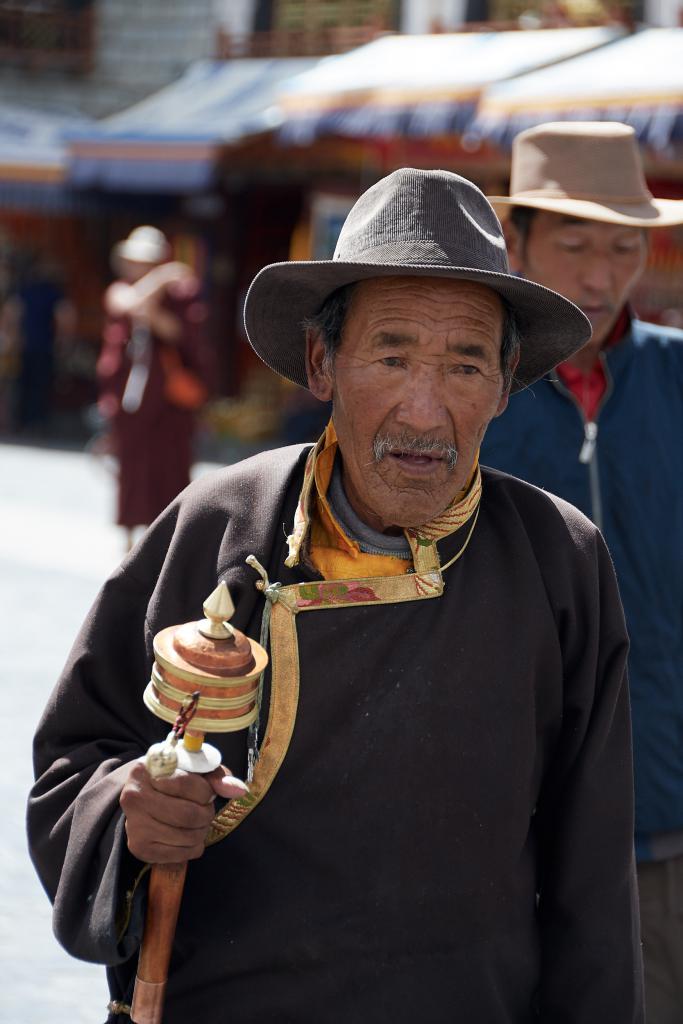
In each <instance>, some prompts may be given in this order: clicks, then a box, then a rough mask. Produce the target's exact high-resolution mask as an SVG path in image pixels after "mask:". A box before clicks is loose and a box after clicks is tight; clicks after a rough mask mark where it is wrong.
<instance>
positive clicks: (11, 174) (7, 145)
mask: <svg viewBox="0 0 683 1024" xmlns="http://www.w3.org/2000/svg"><path fill="white" fill-rule="evenodd" d="M91 124H93V122H92V121H89V119H88V118H85V117H81V116H79V115H77V114H61V113H55V112H52V111H44V110H36V109H34V108H32V107H22V106H19V105H17V104H13V103H0V206H5V207H18V208H27V209H35V208H39V209H41V210H45V211H49V210H53V209H54V210H59V211H63V210H65V209H69V208H71V207H72V206H73V203H72V197H71V196H70V195H69V190H68V188H67V187H66V186H65V183H64V179H65V169H66V159H67V143H68V139H69V137H70V135H71V133H72V132H74V131H82V130H84V129H86V128H87V127H88V126H89V125H91Z"/></svg>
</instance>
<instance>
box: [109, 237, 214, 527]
mask: <svg viewBox="0 0 683 1024" xmlns="http://www.w3.org/2000/svg"><path fill="white" fill-rule="evenodd" d="M170 255H171V250H170V246H169V243H168V240H167V239H166V237H165V235H164V234H163V233H162V232H161V231H159V230H158V229H157V228H154V227H149V226H143V227H139V228H136V229H135V230H134V231H132V232H131V234H130V235H129V236H128V238H126V239H125V240H124V241H122V242H119V243H118V244H117V245H116V246H115V247H114V249H113V251H112V264H113V267H114V271H115V273H116V274H117V278H118V279H117V280H116V281H114V282H113V283H112V284H111V285H110V286H109V287H108V288H107V290H106V292H105V294H104V309H105V313H106V316H107V320H106V325H105V330H104V343H103V347H102V351H101V354H100V358H99V361H98V366H97V373H98V381H99V385H100V399H99V408H100V412H101V413H102V415H103V416H104V417H105V419H106V420H107V422H108V424H109V430H110V438H111V442H112V448H113V454H114V455H115V456H116V458H117V459H118V465H119V472H118V508H117V516H116V522H117V524H118V525H119V526H122V527H124V528H125V530H126V531H127V542H128V547H130V546H131V545H132V541H133V530H134V528H135V527H137V526H147V525H149V524H150V523H151V522H153V520H154V519H156V517H157V516H158V515H159V513H160V512H162V511H163V509H164V508H165V507H166V506H167V505H168V504H169V502H170V501H172V500H173V498H174V497H175V496H176V495H177V494H178V493H179V492H180V491H181V490H183V488H184V487H186V486H187V484H188V483H189V482H190V469H191V465H192V459H193V439H194V433H195V426H196V414H197V412H198V410H199V409H201V407H202V405H203V404H204V402H205V400H206V398H207V396H208V380H209V376H210V372H209V366H208V358H207V355H208V354H207V351H206V345H205V341H204V339H203V337H202V335H203V330H202V328H203V323H204V320H205V318H206V311H205V307H204V304H203V302H202V301H201V297H200V286H199V281H198V280H197V278H196V277H195V275H194V274H193V272H192V271H191V269H190V268H189V267H188V266H186V265H185V264H183V263H179V262H175V261H171V259H170Z"/></svg>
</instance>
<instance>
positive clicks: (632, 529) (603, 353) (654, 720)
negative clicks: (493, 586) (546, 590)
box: [482, 122, 683, 1024]
mask: <svg viewBox="0 0 683 1024" xmlns="http://www.w3.org/2000/svg"><path fill="white" fill-rule="evenodd" d="M492 202H493V203H494V205H496V206H497V208H498V210H499V212H500V213H501V214H502V215H503V216H504V217H506V220H505V229H506V234H507V237H508V245H509V248H510V258H511V263H512V266H513V268H514V269H515V270H517V271H518V272H519V273H521V274H523V275H524V276H525V277H526V278H529V279H532V280H533V281H536V282H539V283H540V284H543V285H546V286H547V287H549V288H555V289H557V290H558V291H561V292H562V293H563V294H564V295H566V296H567V297H568V298H570V299H571V300H572V301H573V302H575V303H576V304H577V305H578V306H580V307H581V309H582V310H583V312H584V313H585V314H586V316H588V317H589V318H590V320H591V323H592V326H593V336H592V338H591V341H590V342H589V343H588V344H587V345H585V346H584V347H583V348H582V349H580V350H579V351H578V352H576V353H575V354H574V355H573V356H570V358H569V359H568V360H567V361H566V362H564V363H562V364H560V366H558V368H557V373H556V374H555V375H554V376H553V377H552V378H551V379H549V380H546V381H543V382H540V383H539V384H537V385H536V386H535V387H533V388H532V389H530V390H529V391H528V392H526V393H525V394H520V395H519V396H518V397H516V398H515V399H514V400H513V401H512V402H511V404H510V409H509V411H508V413H507V414H506V416H505V422H504V423H501V424H498V423H496V424H494V425H493V427H492V430H491V431H490V432H489V433H488V435H487V437H486V441H485V444H484V448H483V452H482V458H483V459H484V461H485V462H486V463H487V465H492V466H496V467H498V468H499V469H503V470H505V471H507V472H511V473H515V474H517V475H519V476H522V477H524V478H525V479H526V480H530V481H531V482H532V483H535V484H538V485H539V486H541V487H544V488H546V489H547V490H549V491H552V492H553V493H555V494H558V495H560V496H561V497H563V498H566V499H567V500H568V501H570V502H572V503H573V504H574V505H577V506H578V507H579V508H581V509H582V510H583V511H584V512H585V513H586V514H587V515H589V516H590V517H591V519H593V521H594V522H595V523H596V524H597V525H598V526H599V527H600V528H601V530H602V531H603V533H604V536H605V539H606V540H607V543H608V546H609V548H610V551H611V554H612V557H613V559H614V563H615V567H616V571H617V576H618V579H619V584H620V589H621V595H622V598H623V601H624V608H625V612H626V621H627V624H628V627H629V632H630V637H631V653H630V660H629V666H630V682H631V697H632V702H633V731H634V754H635V784H636V816H635V827H636V833H635V838H636V854H637V857H638V861H639V864H638V875H639V883H640V893H641V920H642V930H643V950H644V959H645V986H646V1002H647V1007H648V1022H649V1024H678V1022H680V1021H682V1020H683V917H682V916H681V911H682V908H683V742H681V737H682V736H683V700H682V699H681V694H682V690H681V687H682V685H683V614H682V609H683V332H682V331H680V330H678V329H676V328H674V327H671V326H664V325H661V326H655V325H654V324H651V323H643V322H642V321H640V320H639V319H638V318H637V316H636V313H635V311H634V310H633V308H632V306H631V304H630V301H629V299H630V296H631V295H632V293H633V291H634V288H635V287H636V285H637V283H638V281H639V280H640V278H641V275H642V273H643V270H644V268H645V263H646V257H647V249H648V239H649V237H650V234H651V232H652V231H654V230H655V229H658V228H662V227H670V226H672V225H675V224H683V202H681V201H676V200H671V199H656V198H654V197H653V196H652V195H651V193H650V192H649V190H648V188H647V185H646V182H645V178H644V175H643V168H642V163H641V158H640V153H639V150H638V144H637V142H636V137H635V133H634V131H633V129H632V128H629V127H627V126H626V125H623V124H617V123H609V122H605V123H574V124H572V123H562V124H544V125H539V126H538V127H536V128H530V129H528V130H527V131H525V132H522V133H521V134H520V135H519V136H518V137H517V139H516V140H515V144H514V149H513V156H512V179H511V184H510V196H509V197H506V198H503V197H497V198H496V199H494V200H492ZM680 284H681V282H679V285H680ZM653 286H654V287H656V285H655V284H654V282H653ZM679 313H680V314H681V315H682V316H683V307H681V308H680V309H679ZM548 340H549V343H551V338H550V332H549V339H548Z"/></svg>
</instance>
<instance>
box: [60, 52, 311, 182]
mask: <svg viewBox="0 0 683 1024" xmlns="http://www.w3.org/2000/svg"><path fill="white" fill-rule="evenodd" d="M316 63H317V59H313V58H292V59H289V58H279V59H273V60H261V59H251V60H246V59H245V60H231V61H199V62H198V63H196V64H194V65H192V66H191V67H190V68H189V69H188V70H187V72H186V73H185V74H184V75H183V76H182V77H181V78H180V79H178V81H176V82H174V83H173V84H172V85H169V86H167V87H166V88H164V89H161V90H160V91H159V92H157V93H155V94H154V95H153V96H150V97H148V98H147V99H145V100H143V101H142V102H141V103H137V104H136V105H135V106H133V107H130V108H129V109H128V110H124V111H122V112H121V113H119V114H115V115H113V116H112V117H108V118H106V119H105V120H103V121H100V122H99V123H98V124H97V125H96V126H95V128H94V130H91V131H88V132H84V133H82V134H80V135H79V136H78V137H77V138H74V139H73V141H72V143H71V146H70V155H69V180H70V182H71V183H72V184H73V185H75V186H79V187H91V188H100V189H106V190H110V191H141V192H145V191H154V192H177V193H190V192H196V191H200V190H202V189H204V188H207V187H208V186H210V185H211V184H212V183H213V180H214V177H215V172H216V158H217V154H218V152H219V151H220V150H221V149H222V148H223V147H225V146H229V145H231V144H235V143H237V142H239V141H240V140H242V139H244V138H246V137H248V136H250V135H254V134H258V133H260V132H263V131H268V130H270V128H272V127H273V122H272V120H271V118H272V114H273V102H274V99H275V92H276V89H277V87H278V86H279V85H280V83H281V82H282V81H283V80H284V79H287V78H291V77H292V76H293V75H296V74H298V73H300V72H302V71H304V70H307V69H308V68H311V67H312V66H313V65H314V64H316Z"/></svg>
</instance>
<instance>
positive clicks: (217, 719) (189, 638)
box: [143, 583, 268, 736]
mask: <svg viewBox="0 0 683 1024" xmlns="http://www.w3.org/2000/svg"><path fill="white" fill-rule="evenodd" d="M233 610H234V609H233V606H232V601H231V600H230V595H229V593H228V589H227V587H226V585H225V584H224V583H222V584H220V585H219V587H218V588H217V589H216V590H215V591H214V592H213V594H211V596H210V597H209V598H207V600H206V602H205V604H204V613H205V615H206V618H205V619H203V620H201V621H200V622H185V623H183V624H182V625H180V626H168V627H167V628H166V629H162V630H161V632H160V633H157V635H156V636H155V637H154V659H155V660H154V666H153V668H152V678H151V680H150V682H149V684H148V686H147V689H146V690H145V693H144V697H143V699H144V702H145V704H146V705H147V707H148V708H149V710H150V711H152V712H153V713H154V714H155V715H157V717H159V718H162V719H163V720H164V721H166V722H171V723H173V722H174V721H175V719H176V716H177V715H178V712H179V711H180V709H181V707H182V706H183V704H185V703H186V701H187V700H188V698H189V697H190V696H191V695H192V693H193V692H194V691H195V690H200V691H201V696H200V698H199V705H198V707H197V711H196V713H195V716H194V718H193V720H192V725H191V727H190V728H188V730H187V733H188V736H192V735H197V734H199V733H205V732H234V731H237V730H239V729H246V728H248V727H249V726H250V725H251V724H252V723H253V721H254V719H255V718H256V715H257V713H258V708H257V698H258V685H259V678H260V676H261V673H262V672H263V670H264V668H265V667H266V665H267V663H268V655H267V654H266V652H265V650H264V649H263V648H262V647H261V645H260V644H258V643H256V641H255V640H251V639H250V638H249V637H247V636H245V635H244V634H243V633H241V632H240V631H239V630H237V629H235V628H234V627H233V626H231V625H230V624H229V623H228V622H227V619H228V618H229V617H230V615H231V614H232V612H233Z"/></svg>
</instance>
